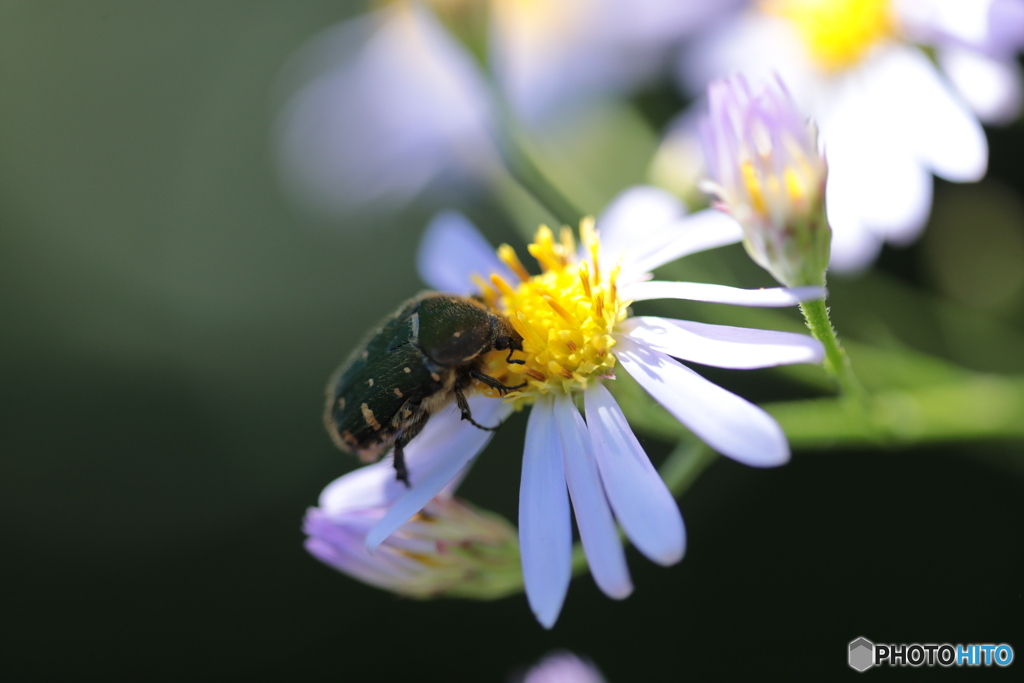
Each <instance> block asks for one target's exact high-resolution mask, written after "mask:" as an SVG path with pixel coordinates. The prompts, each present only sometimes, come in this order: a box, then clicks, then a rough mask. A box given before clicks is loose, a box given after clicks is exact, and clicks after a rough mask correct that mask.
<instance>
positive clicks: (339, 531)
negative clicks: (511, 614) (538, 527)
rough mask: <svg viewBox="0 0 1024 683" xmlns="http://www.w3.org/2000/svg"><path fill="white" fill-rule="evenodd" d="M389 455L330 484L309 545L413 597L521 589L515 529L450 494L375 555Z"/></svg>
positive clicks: (314, 512) (492, 594)
mask: <svg viewBox="0 0 1024 683" xmlns="http://www.w3.org/2000/svg"><path fill="white" fill-rule="evenodd" d="M393 478H394V473H393V472H392V470H391V464H390V463H389V462H381V463H377V464H375V465H369V466H367V467H363V468H360V469H358V470H355V471H354V472H350V473H349V474H347V475H345V476H344V477H341V478H340V479H338V480H336V481H335V482H333V483H332V484H331V485H329V486H328V487H327V488H326V489H325V490H324V493H323V494H322V495H321V497H320V507H316V508H310V509H309V511H308V512H307V513H306V519H305V522H304V523H303V531H305V532H306V534H307V535H308V537H309V538H307V539H306V543H305V545H306V550H308V551H309V553H310V554H311V555H313V556H314V557H316V558H317V559H318V560H320V561H321V562H323V563H324V564H327V565H329V566H331V567H334V568H335V569H337V570H338V571H340V572H343V573H345V574H348V575H349V576H352V577H353V578H356V579H358V580H360V581H362V582H364V583H368V584H370V585H371V586H377V587H378V588H383V589H385V590H389V591H391V592H393V593H398V594H400V595H406V596H409V597H413V598H432V597H442V596H443V597H465V598H475V599H491V598H498V597H502V596H504V595H507V594H508V593H511V592H515V591H518V590H522V575H521V573H520V568H519V544H518V540H517V534H516V529H515V527H513V526H512V525H511V524H509V523H508V522H507V521H506V520H505V519H504V518H502V517H500V516H498V515H496V514H493V513H490V512H485V511H483V510H479V509H477V508H475V507H472V506H470V505H468V504H466V503H463V502H461V501H458V500H455V499H453V498H450V497H449V496H448V495H447V493H445V492H442V494H441V495H439V496H437V497H436V498H434V499H433V500H432V501H430V502H429V503H428V504H427V506H426V507H425V508H423V510H422V511H421V512H420V513H419V514H417V515H416V516H415V517H413V518H412V519H410V520H409V521H408V522H406V523H405V524H404V525H402V526H401V527H400V528H399V529H398V531H396V532H395V533H393V534H392V535H391V536H389V537H388V538H387V539H386V540H385V541H384V542H383V543H382V544H381V545H380V546H379V547H378V548H377V549H376V550H375V551H374V552H373V553H372V554H371V553H369V552H367V550H366V535H367V533H368V532H369V530H370V529H371V528H372V527H373V526H374V524H376V523H377V522H378V521H380V519H381V518H382V517H383V516H384V514H385V513H386V512H387V509H388V506H389V504H390V502H391V501H390V500H388V497H387V496H386V494H385V486H384V485H383V483H384V482H388V481H390V480H391V479H393Z"/></svg>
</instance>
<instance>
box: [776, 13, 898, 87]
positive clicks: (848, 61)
mask: <svg viewBox="0 0 1024 683" xmlns="http://www.w3.org/2000/svg"><path fill="white" fill-rule="evenodd" d="M761 5H762V7H763V8H764V10H765V11H766V12H768V13H769V14H775V15H777V16H781V17H784V18H786V19H788V20H789V21H791V22H792V23H793V25H794V26H795V27H796V30H797V32H799V34H800V37H801V38H803V40H804V43H805V45H806V46H807V50H808V51H809V52H810V53H811V57H812V58H813V59H814V61H815V62H817V64H818V66H819V67H821V68H822V69H824V70H826V71H838V70H840V69H845V68H848V67H850V66H853V65H855V64H857V63H858V62H859V61H860V60H861V59H863V57H864V56H865V55H866V54H867V52H868V51H869V50H870V49H871V48H872V47H874V46H875V45H876V44H877V43H879V42H880V41H882V40H884V39H886V38H889V37H892V36H893V35H895V33H896V16H895V14H894V13H893V9H892V2H891V0H762V2H761Z"/></svg>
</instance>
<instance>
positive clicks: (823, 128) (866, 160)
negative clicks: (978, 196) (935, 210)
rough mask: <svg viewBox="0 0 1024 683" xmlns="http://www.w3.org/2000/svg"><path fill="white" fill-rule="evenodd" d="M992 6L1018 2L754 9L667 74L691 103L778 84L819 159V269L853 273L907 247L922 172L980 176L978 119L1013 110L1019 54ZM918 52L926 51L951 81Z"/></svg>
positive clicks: (983, 152) (784, 3)
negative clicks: (674, 75)
mask: <svg viewBox="0 0 1024 683" xmlns="http://www.w3.org/2000/svg"><path fill="white" fill-rule="evenodd" d="M1000 7H1004V8H1005V7H1010V8H1011V9H1013V8H1016V9H1020V6H1019V4H1018V0H761V1H758V2H753V3H752V4H751V6H750V10H749V11H748V12H747V13H744V14H742V15H738V16H737V17H736V18H735V20H733V21H730V22H727V23H724V24H723V25H722V27H721V28H720V29H719V30H717V31H713V32H711V33H709V34H707V35H706V36H705V37H704V38H702V39H701V40H699V41H697V42H696V43H695V44H694V45H692V49H688V50H687V51H685V52H684V53H683V57H682V59H681V61H680V75H681V78H682V80H683V82H684V84H685V85H686V86H687V87H688V88H689V89H690V90H691V91H692V92H694V93H695V94H697V93H700V92H701V91H702V90H703V89H704V87H705V86H706V85H707V83H708V82H709V81H711V80H712V79H714V78H717V77H721V76H725V75H729V74H732V73H735V72H740V73H743V74H744V75H746V76H747V77H748V78H749V79H750V81H751V82H752V83H753V82H757V81H765V80H768V79H770V78H772V77H773V74H775V73H778V74H779V75H780V76H781V77H782V80H783V81H784V82H785V84H786V86H787V88H788V89H789V90H790V92H791V93H792V94H793V96H794V98H795V100H796V102H797V104H798V105H799V106H800V108H801V110H803V111H805V112H807V113H808V114H810V116H811V117H812V118H813V119H814V120H815V121H816V122H817V123H818V125H819V127H820V133H821V140H822V143H823V145H824V148H825V152H826V155H827V157H828V164H829V179H828V186H827V190H826V204H827V207H828V216H829V223H830V224H831V226H832V229H833V243H832V268H833V269H836V270H840V271H856V270H859V269H862V268H864V267H866V266H867V265H868V264H869V263H870V262H871V261H872V260H873V259H874V258H875V256H876V255H877V253H878V251H879V250H880V248H881V245H882V243H883V242H885V241H889V242H892V243H895V244H906V243H908V242H910V241H912V240H914V239H916V237H917V236H918V234H919V233H920V231H921V230H922V228H923V227H924V225H925V223H926V221H927V218H928V214H929V211H930V209H931V201H932V178H931V174H935V175H936V176H939V177H941V178H944V179H946V180H951V181H954V182H972V181H976V180H979V179H980V178H981V177H982V176H984V174H985V171H986V166H987V163H988V145H987V141H986V139H985V134H984V131H983V130H982V128H981V125H980V124H979V122H978V115H980V116H982V117H983V118H986V119H993V118H1005V117H1006V116H1007V115H1008V114H1009V113H1010V112H1016V111H1017V109H1018V108H1019V100H1020V74H1019V69H1018V67H1017V66H1016V63H1015V61H1014V60H1013V59H1012V58H1011V57H1012V55H1013V53H1014V52H1015V50H1016V46H1018V45H1019V44H1020V43H1019V42H1017V43H1014V40H1015V39H1014V38H1013V37H1012V35H1009V34H1012V33H1013V31H1011V30H1010V29H1008V28H1007V27H1000V26H999V25H998V22H997V21H995V20H994V17H995V16H996V14H998V12H997V11H996V10H997V9H998V8H1000ZM1020 33H1022V31H1021V30H1020V28H1019V27H1018V29H1016V34H1020ZM917 42H924V43H927V44H928V45H929V46H932V47H934V48H935V50H936V56H937V59H938V62H939V64H940V65H942V66H944V68H946V75H947V76H948V77H949V78H950V80H951V81H952V83H951V82H950V81H947V80H946V79H944V78H943V76H942V74H941V73H940V72H939V71H938V70H937V69H936V67H935V65H934V64H933V63H932V62H931V61H930V60H929V58H928V55H927V54H926V53H925V52H924V51H923V50H922V49H921V48H920V47H918V45H917V44H916V43H917ZM1011 46H1012V47H1011ZM954 86H957V87H959V88H960V90H959V92H958V90H957V87H954ZM965 99H966V102H965ZM968 103H969V104H970V105H971V106H973V107H974V110H975V111H973V112H972V110H971V106H968ZM975 112H977V113H978V114H977V115H976V114H975Z"/></svg>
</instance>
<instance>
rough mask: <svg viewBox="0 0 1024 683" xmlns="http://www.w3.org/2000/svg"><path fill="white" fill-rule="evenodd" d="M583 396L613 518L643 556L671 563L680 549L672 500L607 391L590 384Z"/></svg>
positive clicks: (681, 536) (681, 533)
mask: <svg viewBox="0 0 1024 683" xmlns="http://www.w3.org/2000/svg"><path fill="white" fill-rule="evenodd" d="M584 400H585V403H586V410H587V426H588V427H589V429H590V439H591V443H592V444H593V448H594V456H595V457H596V459H597V466H598V469H599V470H600V472H601V481H602V482H603V483H604V489H605V492H606V493H607V494H608V501H609V502H610V503H611V506H612V509H613V510H614V511H615V517H616V518H617V519H618V520H619V524H621V525H622V528H623V530H624V531H625V532H626V536H628V537H629V540H630V541H632V542H633V545H635V546H636V547H637V549H638V550H639V551H640V552H642V553H643V554H644V555H645V556H647V557H648V558H650V559H651V560H652V561H654V562H657V563H659V564H663V565H670V564H675V563H676V562H678V561H679V560H681V559H682V558H683V552H684V551H685V549H686V531H685V529H684V528H683V518H682V516H681V515H680V514H679V507H678V506H677V505H676V501H675V499H674V498H673V497H672V494H671V493H670V492H669V490H668V487H667V486H665V482H664V481H662V479H661V476H660V475H659V474H658V472H657V470H655V469H654V466H653V465H652V464H651V461H650V458H648V457H647V454H646V453H644V450H643V448H641V447H640V443H639V442H638V441H637V440H636V436H635V435H634V434H633V430H632V429H630V428H629V424H628V423H627V422H626V416H625V415H623V414H622V409H621V408H619V406H618V404H617V403H616V402H615V399H614V398H612V395H611V394H610V393H608V390H607V389H605V388H604V386H603V385H602V384H600V383H599V382H595V383H593V384H591V385H590V386H589V387H588V388H587V391H586V393H585V394H584Z"/></svg>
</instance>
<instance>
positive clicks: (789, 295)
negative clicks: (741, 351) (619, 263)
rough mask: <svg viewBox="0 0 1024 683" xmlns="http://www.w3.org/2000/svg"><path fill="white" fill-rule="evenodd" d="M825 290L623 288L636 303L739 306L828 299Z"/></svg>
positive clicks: (693, 285) (688, 285)
mask: <svg viewBox="0 0 1024 683" xmlns="http://www.w3.org/2000/svg"><path fill="white" fill-rule="evenodd" d="M825 294H826V292H825V288H824V287H793V288H791V289H787V288H785V287H772V288H770V289H739V288H737V287H727V286H725V285H708V284H704V283H700V282H663V281H661V280H652V281H651V282H635V283H632V284H630V285H627V286H626V287H623V289H622V296H623V298H625V299H631V300H633V301H647V300H650V299H688V300H690V301H709V302H712V303H718V304H735V305H737V306H762V307H778V306H795V305H797V304H798V303H800V302H801V301H813V300H815V299H823V298H825Z"/></svg>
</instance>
